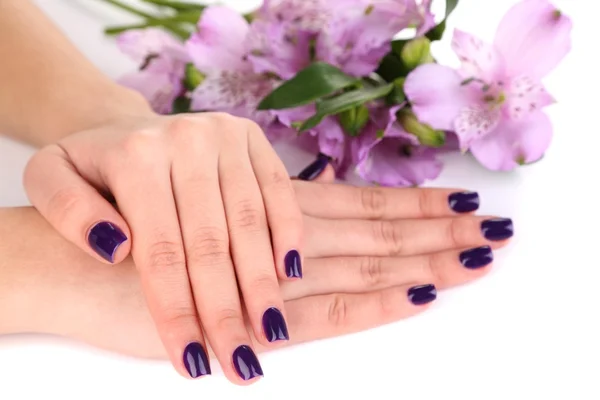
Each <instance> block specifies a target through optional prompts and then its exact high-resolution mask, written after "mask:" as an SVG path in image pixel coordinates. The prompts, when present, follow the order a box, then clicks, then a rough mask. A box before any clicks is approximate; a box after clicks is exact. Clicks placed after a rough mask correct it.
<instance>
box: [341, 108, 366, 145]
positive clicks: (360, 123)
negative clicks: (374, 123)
mask: <svg viewBox="0 0 600 400" xmlns="http://www.w3.org/2000/svg"><path fill="white" fill-rule="evenodd" d="M338 119H339V121H340V124H341V125H342V127H343V128H344V131H345V132H346V133H347V134H348V135H349V136H352V137H354V136H358V135H360V132H361V131H362V129H363V128H364V127H365V125H367V122H369V109H368V108H367V106H365V105H364V104H361V105H360V106H358V107H354V108H351V109H350V110H347V111H344V112H343V113H341V114H339V116H338Z"/></svg>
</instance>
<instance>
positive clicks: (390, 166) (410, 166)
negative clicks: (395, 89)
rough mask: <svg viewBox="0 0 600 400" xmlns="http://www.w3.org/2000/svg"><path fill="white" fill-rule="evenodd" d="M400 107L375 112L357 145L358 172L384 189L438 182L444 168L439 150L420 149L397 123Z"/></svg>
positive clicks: (355, 144)
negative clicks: (437, 155)
mask: <svg viewBox="0 0 600 400" xmlns="http://www.w3.org/2000/svg"><path fill="white" fill-rule="evenodd" d="M399 108H400V107H393V108H391V109H389V108H378V109H374V110H371V122H370V123H369V125H368V126H367V127H366V129H365V132H364V133H363V134H362V135H361V136H360V137H359V138H358V139H357V140H356V142H355V143H353V147H354V151H353V152H354V153H355V157H356V172H357V173H358V175H359V176H360V177H361V178H363V179H364V180H366V181H369V182H372V183H377V184H379V185H382V186H401V187H404V186H416V185H420V184H422V183H424V182H425V181H426V180H430V179H435V178H437V177H438V176H439V174H440V173H441V171H442V167H443V164H442V163H441V161H439V160H438V159H437V158H436V154H437V150H436V149H433V148H429V147H424V146H420V145H419V141H418V139H417V138H416V137H415V136H414V135H412V134H410V133H408V132H406V131H404V129H402V127H401V126H400V124H398V122H397V121H396V112H397V111H398V109H399Z"/></svg>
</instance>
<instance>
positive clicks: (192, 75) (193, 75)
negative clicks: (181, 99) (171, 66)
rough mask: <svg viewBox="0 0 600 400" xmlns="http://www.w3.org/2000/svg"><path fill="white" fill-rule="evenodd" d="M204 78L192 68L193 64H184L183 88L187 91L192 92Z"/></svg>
mask: <svg viewBox="0 0 600 400" xmlns="http://www.w3.org/2000/svg"><path fill="white" fill-rule="evenodd" d="M205 78H206V76H204V74H203V73H202V72H200V71H198V70H197V69H196V67H194V64H191V63H190V64H186V66H185V79H184V84H185V87H186V88H187V89H189V90H194V89H196V88H197V87H198V86H200V84H201V83H202V82H203V81H204V79H205Z"/></svg>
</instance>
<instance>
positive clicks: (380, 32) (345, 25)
mask: <svg viewBox="0 0 600 400" xmlns="http://www.w3.org/2000/svg"><path fill="white" fill-rule="evenodd" d="M411 1H414V0H342V1H338V2H334V1H332V2H330V4H329V7H330V15H331V20H330V21H328V23H327V24H326V25H325V26H324V28H323V30H322V32H321V33H320V34H319V38H318V40H317V44H316V57H317V59H318V60H321V61H325V62H327V63H329V64H331V65H335V66H336V67H339V68H340V69H342V70H343V71H344V72H346V73H347V74H350V75H354V76H366V75H368V74H370V73H371V72H373V71H375V69H377V67H378V66H379V64H380V63H381V59H382V58H383V57H384V56H385V55H386V54H387V53H389V51H390V50H391V41H392V39H393V38H394V36H395V35H396V34H397V33H398V32H400V31H401V30H402V29H404V28H406V27H408V26H409V25H410V24H411V22H412V21H411V18H412V16H411V14H410V13H409V8H410V2H411Z"/></svg>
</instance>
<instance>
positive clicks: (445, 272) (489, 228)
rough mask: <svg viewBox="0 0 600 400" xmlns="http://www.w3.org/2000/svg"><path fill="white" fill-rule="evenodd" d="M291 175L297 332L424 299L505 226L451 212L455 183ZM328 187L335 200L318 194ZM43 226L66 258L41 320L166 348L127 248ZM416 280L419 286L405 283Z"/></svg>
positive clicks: (104, 343)
mask: <svg viewBox="0 0 600 400" xmlns="http://www.w3.org/2000/svg"><path fill="white" fill-rule="evenodd" d="M294 185H295V188H296V193H297V196H298V200H299V202H300V205H301V206H302V208H303V209H304V212H305V213H307V214H311V216H306V217H305V226H306V229H307V232H308V237H311V240H310V241H308V243H307V246H306V250H305V251H306V255H307V259H306V262H305V269H304V272H305V278H304V280H303V281H302V284H300V285H298V284H294V283H293V282H282V284H281V293H282V296H283V298H284V299H285V307H286V310H287V316H288V322H289V332H290V337H291V341H290V343H294V344H295V343H300V342H306V341H311V340H316V339H321V338H327V337H334V336H339V335H343V334H347V333H351V332H358V331H362V330H366V329H370V328H373V327H376V326H379V325H383V324H386V323H390V322H394V321H397V320H399V319H402V318H406V317H408V316H411V315H414V314H415V313H419V312H422V311H424V310H426V308H427V305H426V304H428V302H430V301H432V300H433V299H435V290H434V289H433V288H432V287H431V286H429V285H433V286H434V287H436V288H438V289H445V288H448V287H452V286H456V285H460V284H464V283H466V282H469V281H472V280H474V279H477V278H480V277H482V276H483V275H484V274H486V273H487V272H488V271H489V270H490V267H491V265H492V260H493V255H492V250H491V249H490V247H492V248H495V249H498V248H501V247H503V246H504V245H506V244H507V241H506V240H505V239H506V238H508V237H510V235H511V233H512V226H511V224H510V222H509V221H508V220H498V219H495V218H486V217H476V216H472V215H466V216H456V214H455V213H454V211H453V210H452V209H451V208H450V205H449V204H453V205H454V206H455V207H457V205H456V203H455V202H454V201H452V202H449V201H448V200H449V199H452V200H456V199H457V198H460V197H461V196H457V195H452V192H453V191H451V190H440V189H432V190H429V189H377V188H352V187H347V186H341V185H340V186H338V185H323V184H311V183H304V182H296V183H295V184H294ZM325 194H326V195H327V196H328V197H327V198H328V199H329V200H330V202H322V201H317V200H320V199H322V196H323V195H325ZM462 197H463V198H467V199H470V200H472V199H473V195H468V196H467V195H462ZM464 205H465V204H464V203H463V204H460V203H459V204H458V206H464ZM463 209H464V208H463ZM23 219H24V218H23ZM23 219H21V220H23ZM38 220H39V218H38ZM27 221H28V222H27V225H28V226H34V227H36V229H35V231H36V232H38V235H41V234H43V233H44V232H45V231H44V229H45V228H44V224H43V222H41V221H39V222H38V223H37V224H34V223H32V221H29V220H27ZM40 225H41V227H40ZM46 231H47V228H46ZM10 233H11V234H12V235H14V230H12V229H11V230H10ZM45 236H46V237H48V236H53V237H54V239H53V241H52V242H51V243H48V242H47V240H46V241H45V242H46V243H47V246H51V247H52V248H54V249H59V250H60V251H57V252H53V254H56V255H55V256H54V257H66V258H65V259H62V260H51V263H52V265H53V266H54V265H56V266H60V267H59V268H60V269H59V270H57V271H55V273H53V274H45V275H44V276H43V277H42V278H37V284H38V285H43V289H42V290H36V291H35V295H34V296H38V297H39V296H40V294H43V295H44V297H43V298H37V299H36V298H34V299H32V300H31V301H32V303H33V304H32V308H36V307H39V305H40V304H43V307H47V308H48V309H49V310H53V318H48V319H47V320H46V321H45V322H44V323H43V324H42V326H40V327H38V329H39V330H42V331H44V332H49V333H54V334H60V335H64V336H69V337H72V338H75V339H77V340H82V341H85V342H88V343H90V344H92V345H94V346H98V347H102V348H105V349H109V350H112V351H117V352H120V353H124V354H129V355H133V356H140V357H151V358H163V357H165V351H164V348H163V346H162V345H161V342H160V340H159V338H158V336H157V334H156V330H155V328H154V325H153V322H152V319H151V317H150V314H149V312H148V309H147V306H146V303H145V301H144V297H143V295H142V289H141V285H140V282H139V276H138V273H137V272H136V270H135V267H134V266H133V263H132V262H131V261H130V260H129V259H128V260H126V261H125V262H124V263H123V264H121V265H120V266H119V268H102V266H101V265H97V263H94V262H93V261H92V260H90V259H89V258H88V257H85V256H84V255H82V254H80V253H79V252H77V251H74V250H73V249H72V246H70V245H68V244H66V242H64V240H63V239H61V238H59V237H57V236H56V235H54V234H53V233H49V234H46V235H45ZM38 242H44V241H42V240H38ZM18 243H19V244H20V246H21V248H16V249H14V251H15V252H16V253H17V254H19V255H21V257H24V255H31V254H35V253H36V252H40V253H41V254H42V255H43V254H44V249H43V248H40V247H39V246H36V245H35V244H34V243H31V242H30V241H23V240H20V241H18ZM488 246H490V247H488ZM24 264H25V263H24ZM28 275H29V276H36V274H34V273H31V272H28ZM29 279H31V278H29ZM46 281H50V282H46ZM415 287H416V288H420V287H422V288H423V289H419V290H417V291H415V290H412V291H411V289H412V288H415ZM36 309H37V308H36ZM57 310H58V311H59V312H57ZM90 316H91V317H90ZM107 326H110V327H111V329H105V327H107ZM253 340H254V339H253ZM255 345H256V348H257V349H258V350H259V351H263V350H267V349H268V348H266V347H265V346H262V345H261V344H260V343H257V342H255ZM195 362H197V360H195ZM196 366H197V364H196ZM248 371H251V369H248Z"/></svg>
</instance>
